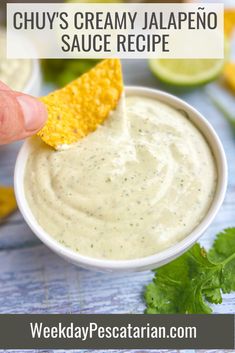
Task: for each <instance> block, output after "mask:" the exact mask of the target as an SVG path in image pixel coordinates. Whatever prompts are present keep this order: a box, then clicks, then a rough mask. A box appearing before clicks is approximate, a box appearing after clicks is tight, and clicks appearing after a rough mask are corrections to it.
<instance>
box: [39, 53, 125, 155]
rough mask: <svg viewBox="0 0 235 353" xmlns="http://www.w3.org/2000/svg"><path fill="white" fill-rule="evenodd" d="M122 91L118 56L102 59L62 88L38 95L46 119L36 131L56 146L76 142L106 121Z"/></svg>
mask: <svg viewBox="0 0 235 353" xmlns="http://www.w3.org/2000/svg"><path fill="white" fill-rule="evenodd" d="M122 91H123V81H122V70H121V63H120V60H118V59H107V60H103V61H101V62H100V63H99V64H97V65H96V66H95V67H94V68H92V69H91V70H90V71H88V72H87V73H85V74H84V75H82V76H80V77H79V78H78V79H76V80H75V81H72V82H71V83H70V84H68V85H67V86H65V87H64V88H62V89H60V90H57V91H55V92H52V93H50V94H49V95H48V96H46V97H42V98H41V101H42V102H43V103H44V104H45V105H46V107H47V110H48V121H47V123H46V125H45V126H44V127H43V129H42V130H40V131H39V133H38V135H39V136H40V137H41V139H42V140H43V141H44V142H45V143H47V144H48V145H50V146H52V147H54V148H56V149H57V148H59V147H60V146H61V145H65V144H71V143H75V142H77V141H78V140H79V139H81V138H82V137H84V136H86V135H88V134H89V133H90V132H92V131H94V130H95V129H96V128H97V127H98V125H100V124H102V123H103V122H104V121H105V119H106V118H107V117H108V115H109V113H110V111H112V110H113V109H115V108H116V106H117V104H118V101H119V99H120V97H121V94H122Z"/></svg>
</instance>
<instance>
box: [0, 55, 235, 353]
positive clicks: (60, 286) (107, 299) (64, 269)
mask: <svg viewBox="0 0 235 353" xmlns="http://www.w3.org/2000/svg"><path fill="white" fill-rule="evenodd" d="M123 66H124V78H125V82H126V84H129V85H141V86H147V87H153V88H159V89H165V90H166V88H165V87H163V86H161V85H160V84H159V82H158V81H157V79H155V78H154V77H153V75H152V74H151V72H150V71H149V69H148V66H147V62H146V61H145V60H134V61H129V60H125V61H124V62H123ZM43 90H44V92H43V93H45V92H46V90H47V91H48V87H44V88H43ZM208 92H209V93H210V94H213V95H214V96H216V97H218V99H220V100H222V101H224V102H225V104H226V106H227V108H228V109H230V110H231V111H233V112H234V115H235V99H234V97H231V96H230V95H229V94H228V93H226V92H225V90H224V89H222V88H220V87H219V85H217V84H210V85H208V86H207V87H204V88H199V89H198V90H195V91H189V92H184V93H179V92H171V93H175V94H177V95H178V96H179V97H181V98H183V99H185V100H186V101H187V102H189V103H190V104H192V105H193V106H194V107H195V108H197V109H198V110H199V111H200V112H201V113H202V114H204V115H205V117H206V118H207V119H208V120H209V121H210V123H211V124H212V125H213V126H214V128H215V129H216V131H217V133H218V135H219V136H220V138H221V140H222V142H223V145H224V148H225V151H226V155H227V159H228V164H229V185H228V190H227V195H226V199H225V202H224V204H223V207H222V208H221V210H220V212H219V214H218V215H217V217H216V218H215V220H214V222H213V224H212V225H211V226H210V227H209V229H208V230H207V232H206V233H205V234H204V235H203V236H202V238H201V240H200V242H201V244H203V245H204V246H205V247H208V246H209V245H210V244H211V243H212V241H213V239H214V236H215V234H216V233H217V232H218V231H220V230H222V229H224V228H226V227H232V226H235V217H234V208H235V136H233V135H232V131H231V128H230V126H229V125H228V124H227V122H226V121H225V119H224V118H223V116H222V115H221V114H220V113H219V112H218V111H217V110H216V108H215V107H214V106H213V104H212V103H211V101H210V99H209V98H208V95H207V93H208ZM20 145H21V143H15V144H11V145H8V146H2V147H0V183H1V184H8V185H12V184H13V170H14V163H15V159H16V155H17V153H18V150H19V147H20ZM151 278H152V273H151V272H150V271H147V272H141V273H134V274H126V275H125V274H105V273H96V272H91V271H87V270H84V269H80V268H76V267H75V266H73V265H71V264H69V263H67V262H66V261H64V260H63V259H61V258H59V257H58V256H57V255H55V254H54V253H53V252H51V251H50V250H49V249H48V248H47V247H46V246H45V245H43V244H42V243H41V242H40V241H39V240H38V239H37V238H36V236H35V235H34V234H33V233H32V232H31V230H30V229H29V227H28V226H27V225H26V223H25V222H24V220H23V219H22V217H21V215H20V213H19V212H17V213H15V214H14V215H13V216H12V217H10V219H9V221H8V222H7V223H6V224H5V225H2V226H0V283H1V286H0V313H143V311H144V302H143V298H142V294H143V290H144V286H145V285H146V284H148V283H149V282H150V281H151ZM213 309H214V311H215V312H216V313H234V312H235V294H234V293H233V294H229V295H224V301H223V304H221V305H214V306H213ZM28 352H29V351H28ZM41 352H49V351H47V350H43V351H41ZM83 352H85V351H83ZM93 352H94V351H93ZM110 352H111V351H110ZM112 352H113V353H114V352H117V351H112ZM133 352H134V351H133ZM142 352H143V351H142ZM145 352H146V351H145ZM172 352H173V351H172ZM175 352H176V351H175ZM191 352H192V351H191ZM208 352H209V351H208ZM210 352H211V353H212V352H214V351H210ZM230 352H231V351H230Z"/></svg>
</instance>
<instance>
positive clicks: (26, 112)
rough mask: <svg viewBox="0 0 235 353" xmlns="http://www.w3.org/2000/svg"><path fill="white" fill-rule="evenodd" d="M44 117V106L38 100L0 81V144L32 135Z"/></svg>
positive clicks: (43, 121) (42, 122)
mask: <svg viewBox="0 0 235 353" xmlns="http://www.w3.org/2000/svg"><path fill="white" fill-rule="evenodd" d="M46 119H47V112H46V108H45V107H44V105H43V104H42V103H41V102H40V101H39V100H37V99H36V98H34V97H32V96H29V95H27V94H24V93H20V92H15V91H12V90H11V89H10V88H9V87H7V86H6V85H5V84H4V83H2V82H1V81H0V145H1V144H6V143H10V142H13V141H16V140H21V139H24V138H25V137H28V136H31V135H34V134H35V133H36V132H37V131H39V130H40V129H41V128H42V127H43V125H44V124H45V122H46Z"/></svg>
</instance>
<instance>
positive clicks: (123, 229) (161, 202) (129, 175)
mask: <svg viewBox="0 0 235 353" xmlns="http://www.w3.org/2000/svg"><path fill="white" fill-rule="evenodd" d="M216 177H217V173H216V167H215V162H214V158H213V156H212V153H211V150H210V148H209V146H208V144H207V142H206V141H205V139H204V137H203V136H202V134H201V133H200V132H199V130H198V129H197V128H196V127H195V126H194V125H193V124H192V123H191V122H190V121H189V120H188V118H187V117H186V116H185V114H184V112H182V111H177V110H175V109H174V108H172V107H170V106H168V105H166V104H164V103H161V102H159V101H156V100H152V99H148V98H144V97H140V96H130V97H127V98H126V114H124V112H123V107H122V104H119V107H118V109H117V110H116V111H114V112H113V113H112V114H111V115H110V117H109V118H108V120H107V121H106V123H105V124H104V125H102V126H100V127H99V128H98V129H97V130H96V131H95V132H94V133H92V134H90V135H88V136H87V137H85V138H84V139H82V140H80V141H79V142H78V143H77V144H76V145H73V146H72V147H70V148H68V149H66V150H61V151H54V150H53V149H51V148H50V147H48V146H46V145H45V144H44V143H43V142H42V141H41V140H40V139H39V138H36V137H35V138H34V140H33V144H32V153H31V154H30V156H29V159H28V161H27V165H26V171H25V192H26V197H27V200H28V203H29V206H30V208H31V210H32V212H33V214H34V216H35V218H36V220H37V222H38V223H39V224H40V225H41V227H42V228H43V229H45V231H46V232H47V233H48V234H50V235H51V236H52V237H54V238H55V239H56V240H57V241H58V242H60V243H62V244H64V245H65V246H66V247H69V248H71V249H73V250H75V251H77V252H79V253H80V254H83V255H87V256H90V257H95V258H103V259H133V258H140V257H144V256H148V255H152V254H154V253H156V252H159V251H161V250H163V249H166V248H168V247H170V246H171V245H173V244H175V243H177V242H178V241H179V240H181V239H183V238H184V237H185V236H187V235H188V234H189V233H190V232H191V231H192V230H193V229H194V228H195V227H196V226H197V225H198V224H199V222H200V221H201V220H202V219H203V217H204V216H205V215H206V213H207V211H208V209H209V207H210V204H211V202H212V199H213V196H214V192H215V188H216Z"/></svg>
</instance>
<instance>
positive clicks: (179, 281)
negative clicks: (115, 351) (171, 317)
mask: <svg viewBox="0 0 235 353" xmlns="http://www.w3.org/2000/svg"><path fill="white" fill-rule="evenodd" d="M154 272H155V276H154V279H153V281H152V283H150V284H149V285H148V286H147V287H146V290H145V294H144V298H145V301H146V306H147V308H146V313H148V314H174V313H182V314H185V313H188V314H204V313H205V314H209V313H211V312H212V309H211V308H210V306H209V303H214V304H219V303H222V293H230V292H231V291H235V228H228V229H225V230H224V231H222V232H221V233H219V234H218V235H217V238H216V240H215V242H214V244H213V246H212V248H211V249H210V250H209V252H206V250H205V249H204V248H202V247H201V246H200V245H199V244H198V243H197V244H195V245H194V246H193V247H192V248H191V249H190V250H188V251H187V252H186V253H185V254H183V255H182V256H180V257H179V258H178V259H176V260H174V261H172V262H171V263H169V264H167V265H164V266H163V267H161V268H159V269H157V270H155V271H154Z"/></svg>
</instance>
